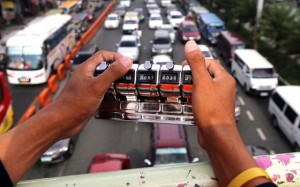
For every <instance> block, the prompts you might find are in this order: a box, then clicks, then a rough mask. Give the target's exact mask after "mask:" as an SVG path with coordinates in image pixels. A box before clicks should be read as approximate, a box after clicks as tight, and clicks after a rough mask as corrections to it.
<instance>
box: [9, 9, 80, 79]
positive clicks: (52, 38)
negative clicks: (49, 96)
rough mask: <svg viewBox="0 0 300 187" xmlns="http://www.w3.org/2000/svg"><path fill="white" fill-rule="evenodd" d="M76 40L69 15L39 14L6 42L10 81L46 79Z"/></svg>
mask: <svg viewBox="0 0 300 187" xmlns="http://www.w3.org/2000/svg"><path fill="white" fill-rule="evenodd" d="M75 42H76V41H75V31H74V27H73V24H72V22H71V16H70V15H62V14H55V15H49V16H45V17H38V18H36V19H35V20H33V21H32V22H30V23H29V24H28V26H27V27H25V28H24V29H22V30H20V31H18V32H17V33H16V34H15V35H14V36H13V37H11V38H9V39H8V40H7V42H6V48H7V66H6V67H7V68H6V73H7V77H8V82H9V83H10V84H41V83H45V82H46V81H47V80H48V78H49V77H50V75H51V74H52V73H53V72H54V71H55V69H56V68H57V67H58V65H59V64H60V63H61V62H62V61H63V60H64V57H65V56H66V54H68V53H69V51H70V50H71V49H72V48H73V47H74V45H75Z"/></svg>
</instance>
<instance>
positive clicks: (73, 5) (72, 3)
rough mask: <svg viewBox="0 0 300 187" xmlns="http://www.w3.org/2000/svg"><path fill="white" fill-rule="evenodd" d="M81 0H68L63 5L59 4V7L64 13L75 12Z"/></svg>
mask: <svg viewBox="0 0 300 187" xmlns="http://www.w3.org/2000/svg"><path fill="white" fill-rule="evenodd" d="M79 4H80V1H76V0H68V1H66V2H64V3H62V4H61V5H59V9H60V10H61V11H62V13H63V14H74V13H76V12H77V11H78V10H79Z"/></svg>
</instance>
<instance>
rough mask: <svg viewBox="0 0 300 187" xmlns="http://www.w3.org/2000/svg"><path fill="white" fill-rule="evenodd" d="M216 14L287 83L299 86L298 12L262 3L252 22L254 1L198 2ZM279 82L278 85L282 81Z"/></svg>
mask: <svg viewBox="0 0 300 187" xmlns="http://www.w3.org/2000/svg"><path fill="white" fill-rule="evenodd" d="M202 4H203V5H204V6H206V7H207V8H209V9H210V10H211V11H212V12H215V13H217V14H218V15H219V16H220V17H221V18H222V19H223V20H224V21H225V24H226V28H227V29H228V30H230V31H233V32H235V33H238V34H239V35H240V36H241V37H242V38H244V40H245V41H246V43H247V46H248V47H249V48H255V49H257V50H258V51H259V52H260V53H261V54H262V55H264V56H265V57H266V58H267V59H268V60H269V61H270V62H271V63H272V64H273V65H274V66H275V68H276V70H277V72H278V73H279V74H280V76H281V77H282V78H283V79H284V80H286V81H287V82H289V83H290V84H297V85H300V11H299V10H298V9H296V8H294V7H291V6H288V5H285V4H281V3H266V2H265V5H264V10H263V14H262V17H261V18H260V19H259V20H257V19H256V11H257V10H256V4H257V0H242V1H241V0H214V1H205V2H203V3H202ZM284 80H282V79H281V82H284Z"/></svg>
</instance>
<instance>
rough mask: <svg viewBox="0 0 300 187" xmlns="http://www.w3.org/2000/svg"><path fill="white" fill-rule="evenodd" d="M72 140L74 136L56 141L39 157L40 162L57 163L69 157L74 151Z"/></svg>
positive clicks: (73, 140)
mask: <svg viewBox="0 0 300 187" xmlns="http://www.w3.org/2000/svg"><path fill="white" fill-rule="evenodd" d="M74 142H75V138H67V139H63V140H60V141H58V142H56V143H55V144H53V145H52V146H51V147H50V148H49V149H48V150H47V151H46V152H45V153H44V154H43V155H42V156H41V157H40V163H44V164H51V163H58V162H62V161H64V160H66V159H67V158H70V157H71V156H72V154H73V152H74Z"/></svg>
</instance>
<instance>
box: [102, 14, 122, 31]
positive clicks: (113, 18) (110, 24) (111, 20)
mask: <svg viewBox="0 0 300 187" xmlns="http://www.w3.org/2000/svg"><path fill="white" fill-rule="evenodd" d="M120 22H121V20H120V16H119V15H118V14H116V13H112V14H109V15H108V16H107V17H106V20H105V22H104V28H106V29H117V28H119V25H120Z"/></svg>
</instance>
